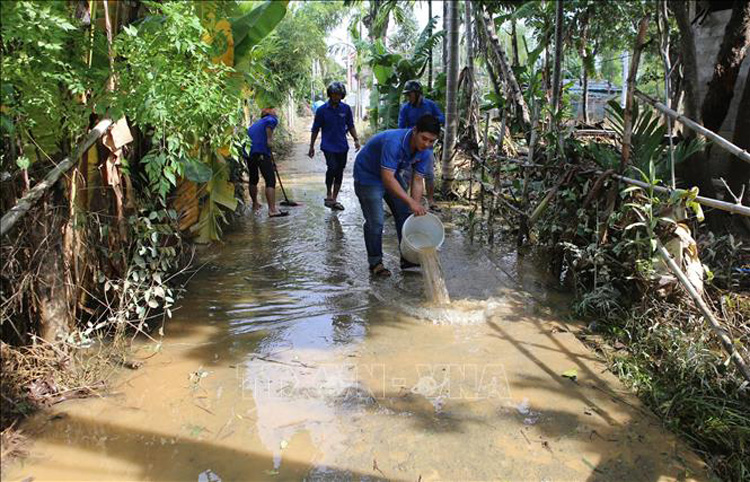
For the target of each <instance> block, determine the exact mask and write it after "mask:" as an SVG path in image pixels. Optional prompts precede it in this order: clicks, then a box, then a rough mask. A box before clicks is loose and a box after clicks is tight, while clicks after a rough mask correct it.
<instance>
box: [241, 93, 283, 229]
mask: <svg viewBox="0 0 750 482" xmlns="http://www.w3.org/2000/svg"><path fill="white" fill-rule="evenodd" d="M278 124H279V119H278V117H277V116H276V111H275V110H274V109H273V108H265V109H263V110H261V113H260V119H258V120H257V121H256V122H255V123H253V125H251V126H250V127H248V128H247V136H248V137H249V138H250V154H249V155H248V156H247V158H246V159H247V170H248V173H249V174H250V186H249V190H250V198H251V199H252V200H253V211H258V210H260V207H261V206H260V203H259V202H258V181H259V179H260V176H259V173H260V174H261V175H262V176H263V181H264V182H265V184H266V202H268V216H269V217H271V218H278V217H282V216H286V215H288V214H289V212H287V211H281V210H279V209H277V208H276V172H275V170H274V167H275V166H274V161H273V156H272V154H271V143H272V142H273V130H274V129H275V128H276V126H277V125H278Z"/></svg>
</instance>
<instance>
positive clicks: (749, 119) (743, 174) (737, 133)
mask: <svg viewBox="0 0 750 482" xmlns="http://www.w3.org/2000/svg"><path fill="white" fill-rule="evenodd" d="M748 112H750V79H748V80H745V89H744V91H743V92H742V98H741V99H740V103H739V105H738V106H737V119H736V120H735V121H734V139H733V140H734V143H735V144H736V145H738V146H739V147H741V148H743V149H745V150H746V151H750V115H748ZM743 183H744V186H745V197H744V203H745V204H747V200H748V199H750V163H747V162H745V161H742V160H740V159H738V158H737V157H736V156H733V157H732V160H731V164H730V165H729V182H728V184H729V187H730V188H732V191H733V192H734V194H735V195H737V196H739V195H740V192H741V191H742V186H743Z"/></svg>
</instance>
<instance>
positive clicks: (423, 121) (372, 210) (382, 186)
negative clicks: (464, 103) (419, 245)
mask: <svg viewBox="0 0 750 482" xmlns="http://www.w3.org/2000/svg"><path fill="white" fill-rule="evenodd" d="M439 135H440V123H439V122H438V120H437V119H436V118H435V117H434V116H431V115H425V116H422V117H421V118H420V119H419V120H418V121H417V124H416V125H415V126H414V127H413V128H411V129H391V130H387V131H383V132H381V133H379V134H377V135H375V136H374V137H373V138H372V139H370V140H369V141H368V142H367V144H365V147H364V148H362V150H361V151H360V153H359V154H358V155H357V158H356V160H355V161H354V192H355V193H356V195H357V198H358V199H359V205H360V206H361V208H362V214H363V215H364V217H365V225H364V234H365V247H366V248H367V261H368V264H369V265H370V272H371V273H372V274H373V275H375V276H390V274H391V272H390V271H389V270H387V269H386V268H385V267H384V266H383V217H384V216H383V214H384V213H383V200H384V199H385V202H386V203H387V204H388V207H389V208H390V209H391V212H392V213H393V219H394V221H395V223H396V234H397V235H398V239H399V241H401V227H402V226H403V225H404V221H406V218H407V217H409V214H410V213H411V212H413V213H414V214H415V215H416V216H422V215H424V214H425V213H426V210H425V208H424V207H423V206H422V203H421V200H422V179H423V178H424V176H425V175H426V174H427V169H428V168H429V163H430V152H431V151H432V145H433V144H434V143H435V140H436V139H437V138H438V136H439ZM406 168H409V169H413V170H414V176H413V180H412V185H411V197H410V196H409V194H407V192H406V191H405V190H404V188H403V187H402V180H401V178H400V175H399V174H398V173H399V172H400V171H402V170H403V169H406ZM412 266H414V265H413V264H411V263H409V262H408V261H406V260H405V259H403V258H402V259H401V268H402V269H405V268H409V267H412Z"/></svg>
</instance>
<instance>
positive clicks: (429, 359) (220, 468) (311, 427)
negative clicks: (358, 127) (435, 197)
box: [4, 144, 706, 482]
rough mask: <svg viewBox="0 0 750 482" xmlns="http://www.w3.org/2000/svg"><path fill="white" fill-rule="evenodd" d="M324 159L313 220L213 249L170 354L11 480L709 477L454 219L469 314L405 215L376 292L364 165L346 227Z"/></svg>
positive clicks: (298, 214) (450, 261)
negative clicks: (401, 255)
mask: <svg viewBox="0 0 750 482" xmlns="http://www.w3.org/2000/svg"><path fill="white" fill-rule="evenodd" d="M304 153H305V147H304V145H302V144H300V145H298V146H297V148H296V149H295V152H294V154H293V156H292V158H291V160H287V161H283V162H281V163H280V169H281V171H282V175H284V176H285V179H284V181H285V187H287V188H288V191H289V194H290V197H292V198H293V199H294V200H295V201H300V202H303V203H304V206H301V207H297V208H291V215H290V216H289V217H287V218H279V219H273V220H270V219H267V218H265V216H258V215H256V216H253V215H248V216H246V217H245V218H244V219H243V220H242V221H241V223H240V225H239V226H238V227H237V228H236V229H234V230H233V231H232V232H231V233H228V234H227V236H226V238H225V241H224V243H223V244H221V245H217V246H215V247H212V248H210V249H208V250H206V251H205V252H204V253H203V254H202V260H203V261H204V262H207V264H206V266H205V267H204V268H203V269H202V270H201V271H200V272H199V273H198V274H197V275H196V276H195V277H194V278H193V279H192V281H191V282H190V284H189V285H188V287H187V292H186V294H185V297H184V298H183V299H182V301H181V306H180V309H179V310H177V311H176V312H175V318H174V319H173V320H172V321H170V322H169V323H168V324H167V325H166V327H165V332H166V333H165V337H164V339H163V346H162V349H161V351H160V352H159V353H158V354H156V355H155V356H153V357H151V358H148V360H146V362H145V366H144V367H143V368H141V369H140V370H138V371H128V372H125V373H123V374H122V375H121V377H120V378H119V380H118V381H117V383H116V384H115V386H114V387H113V390H112V394H111V395H109V396H107V397H104V398H98V399H89V400H83V401H81V400H78V401H71V402H65V403H62V404H59V405H57V406H55V407H54V408H53V409H52V410H51V411H48V412H45V413H42V414H39V415H38V416H36V417H34V418H32V419H31V420H30V421H29V422H28V423H26V424H25V426H24V427H23V428H24V430H25V432H26V433H27V434H29V435H30V436H31V438H32V440H33V442H34V443H33V446H32V450H31V456H30V457H29V458H28V459H26V460H25V461H23V462H22V463H17V464H15V465H14V466H13V467H12V468H11V469H10V471H9V472H7V473H6V474H5V477H4V478H5V480H13V481H18V480H22V479H24V478H26V477H33V480H35V481H46V480H96V481H103V480H134V481H135V480H138V481H145V480H193V481H203V482H208V481H244V480H300V479H306V480H379V479H388V480H404V481H418V480H423V481H427V480H524V481H525V480H536V481H547V480H548V481H552V480H555V481H560V480H566V481H567V480H571V481H574V480H575V481H593V480H633V481H656V480H675V479H696V480H705V479H706V475H705V469H704V467H703V464H702V462H701V461H700V459H699V458H698V457H697V456H696V455H695V454H693V453H692V452H690V451H689V450H687V449H686V448H685V446H684V444H682V443H681V442H680V441H678V440H677V439H676V437H675V436H673V435H672V434H670V433H669V432H667V431H666V430H664V429H663V428H661V426H660V423H659V420H656V419H655V418H654V417H653V416H652V415H650V414H649V412H648V411H647V410H645V409H644V408H643V407H642V406H641V405H640V404H639V403H638V401H637V400H636V399H635V398H634V397H633V396H631V395H630V394H629V393H628V392H627V390H626V389H625V388H624V387H623V386H622V385H621V384H620V383H619V382H618V381H617V380H616V378H615V377H614V376H613V375H612V374H610V373H609V372H608V371H607V370H606V369H605V366H604V365H603V364H602V363H601V362H600V360H599V359H598V358H597V357H596V355H595V354H593V353H592V352H591V351H589V350H588V349H587V348H585V347H584V346H583V345H582V344H581V343H580V342H579V341H578V340H577V339H576V338H575V336H574V335H573V333H572V332H571V331H572V330H573V329H574V328H575V325H574V324H571V323H570V322H563V321H562V319H563V318H562V315H560V314H556V313H559V312H557V311H556V310H555V309H554V306H555V305H558V306H560V307H563V306H564V305H565V304H566V300H565V299H564V298H563V297H561V296H560V295H558V294H557V293H555V292H554V291H552V290H547V289H545V288H544V285H545V281H544V278H543V277H542V276H541V275H539V274H538V272H537V271H535V269H534V268H533V266H532V265H531V264H530V263H525V262H524V261H523V260H519V259H518V258H517V257H516V255H515V252H514V250H513V249H507V250H503V249H497V250H496V251H495V252H489V251H487V250H486V249H484V248H481V247H477V246H472V245H470V244H469V243H468V241H467V240H466V239H464V237H463V236H462V234H461V232H460V231H459V229H457V228H456V227H455V226H454V225H453V224H452V222H451V219H450V215H446V216H444V218H445V221H446V226H447V233H446V241H445V245H444V247H443V249H442V250H441V262H442V265H443V272H444V274H445V282H446V285H447V289H448V291H449V293H450V296H451V298H452V300H453V301H454V302H453V303H452V304H451V305H450V306H448V307H440V308H436V307H432V306H430V304H429V303H427V302H425V301H424V299H425V295H424V293H423V291H422V289H423V281H422V277H421V275H420V274H418V273H411V274H409V273H404V274H402V273H400V272H399V270H398V266H397V265H398V256H397V253H398V251H397V244H396V236H395V232H394V228H393V223H392V220H391V219H386V230H385V235H384V250H385V252H386V259H385V263H386V265H387V266H388V267H389V268H391V269H393V271H394V276H392V277H391V278H389V279H377V280H370V278H369V276H368V273H367V266H366V257H365V249H364V241H363V239H362V228H361V225H362V216H361V212H360V210H359V207H358V205H357V202H356V197H355V196H354V193H353V186H352V183H351V164H352V161H351V160H350V162H349V166H348V167H347V181H346V183H345V186H344V188H343V193H342V196H341V201H342V202H343V204H344V205H345V206H346V210H345V211H343V212H338V213H337V212H332V211H330V210H328V209H326V208H324V207H323V197H324V186H323V172H324V170H325V164H324V161H323V160H322V158H316V159H315V160H309V159H307V158H306V157H305V156H304ZM549 306H552V307H553V309H552V310H550V309H549ZM150 348H151V345H150V344H146V345H144V347H143V349H142V350H141V352H140V353H139V356H141V357H144V358H145V357H147V356H148V355H149V351H148V350H149V349H150ZM569 370H576V371H577V378H576V379H575V380H571V379H569V378H565V377H563V376H561V374H562V373H563V372H567V371H569Z"/></svg>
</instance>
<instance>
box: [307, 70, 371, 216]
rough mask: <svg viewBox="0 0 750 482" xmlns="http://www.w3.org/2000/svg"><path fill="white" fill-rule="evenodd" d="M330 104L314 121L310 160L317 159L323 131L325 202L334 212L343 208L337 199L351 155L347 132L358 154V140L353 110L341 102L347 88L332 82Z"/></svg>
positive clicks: (320, 110)
mask: <svg viewBox="0 0 750 482" xmlns="http://www.w3.org/2000/svg"><path fill="white" fill-rule="evenodd" d="M326 93H327V94H328V102H326V103H325V104H323V105H322V106H320V107H318V109H317V110H316V111H315V121H314V122H313V126H312V134H311V135H310V151H309V152H308V154H307V155H308V156H310V158H312V157H314V156H315V139H316V138H317V137H318V131H320V130H322V131H323V135H322V136H321V139H320V150H321V151H323V155H324V156H325V158H326V166H327V168H328V169H327V170H326V198H325V202H324V203H325V205H326V207H329V208H331V209H335V210H339V211H340V210H343V209H344V206H343V205H342V204H341V203H340V202H338V201H337V200H336V199H337V198H338V195H339V190H340V189H341V182H342V181H343V180H344V168H345V167H346V156H347V154H348V153H349V143H348V142H347V140H346V133H347V131H348V132H349V134H351V136H352V139H354V149H355V150H356V151H359V138H358V137H357V130H356V129H355V128H354V116H353V115H352V109H351V107H349V106H348V105H347V104H345V103H343V102H342V100H343V99H344V97H346V88H345V87H344V84H342V83H341V82H332V83H331V85H329V86H328V88H327V89H326Z"/></svg>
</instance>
